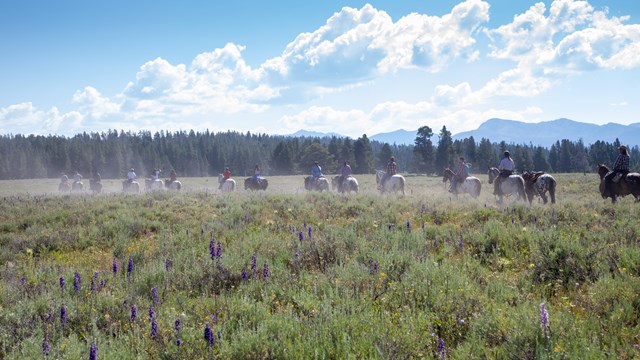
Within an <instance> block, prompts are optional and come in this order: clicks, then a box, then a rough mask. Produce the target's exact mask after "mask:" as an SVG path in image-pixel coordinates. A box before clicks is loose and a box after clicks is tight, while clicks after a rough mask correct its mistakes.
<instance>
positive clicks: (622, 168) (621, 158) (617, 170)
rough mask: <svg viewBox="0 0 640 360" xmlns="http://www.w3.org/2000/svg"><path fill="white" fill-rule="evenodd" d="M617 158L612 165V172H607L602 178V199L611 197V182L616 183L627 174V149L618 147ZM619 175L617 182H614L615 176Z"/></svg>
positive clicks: (622, 146) (621, 146)
mask: <svg viewBox="0 0 640 360" xmlns="http://www.w3.org/2000/svg"><path fill="white" fill-rule="evenodd" d="M618 151H619V152H620V153H619V154H618V157H617V158H616V162H615V163H614V164H613V170H611V172H609V173H608V174H607V175H605V177H604V197H605V198H606V197H608V196H611V194H613V189H612V187H613V182H614V181H615V182H618V181H619V179H620V177H622V176H625V175H627V174H628V173H629V154H628V153H627V147H626V146H625V145H620V146H619V147H618ZM618 174H620V177H618V180H614V178H616V175H618Z"/></svg>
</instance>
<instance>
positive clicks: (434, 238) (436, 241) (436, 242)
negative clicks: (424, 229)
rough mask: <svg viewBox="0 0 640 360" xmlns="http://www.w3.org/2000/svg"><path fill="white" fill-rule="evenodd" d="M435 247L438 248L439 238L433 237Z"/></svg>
mask: <svg viewBox="0 0 640 360" xmlns="http://www.w3.org/2000/svg"><path fill="white" fill-rule="evenodd" d="M433 247H434V248H437V247H438V238H437V237H435V236H434V237H433Z"/></svg>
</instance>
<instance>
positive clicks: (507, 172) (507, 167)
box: [493, 151, 516, 195]
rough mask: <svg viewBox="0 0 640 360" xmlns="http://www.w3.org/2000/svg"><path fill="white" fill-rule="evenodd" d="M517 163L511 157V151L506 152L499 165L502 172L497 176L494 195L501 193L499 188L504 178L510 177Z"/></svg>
mask: <svg viewBox="0 0 640 360" xmlns="http://www.w3.org/2000/svg"><path fill="white" fill-rule="evenodd" d="M515 168H516V165H515V163H514V162H513V159H512V158H511V154H510V153H509V151H505V152H504V157H503V158H502V160H500V165H498V170H500V174H499V175H498V176H496V179H495V180H494V184H493V195H500V192H499V189H500V184H501V183H502V180H504V179H505V178H508V177H509V176H511V174H513V170H515Z"/></svg>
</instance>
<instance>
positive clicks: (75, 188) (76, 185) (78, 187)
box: [71, 180, 84, 191]
mask: <svg viewBox="0 0 640 360" xmlns="http://www.w3.org/2000/svg"><path fill="white" fill-rule="evenodd" d="M83 189H84V184H83V183H82V181H80V180H76V181H74V182H73V184H71V191H82V190H83Z"/></svg>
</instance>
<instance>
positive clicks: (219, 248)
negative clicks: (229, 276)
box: [216, 241, 222, 257]
mask: <svg viewBox="0 0 640 360" xmlns="http://www.w3.org/2000/svg"><path fill="white" fill-rule="evenodd" d="M216 255H217V256H218V257H221V256H222V243H221V242H220V241H218V248H217V249H216Z"/></svg>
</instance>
